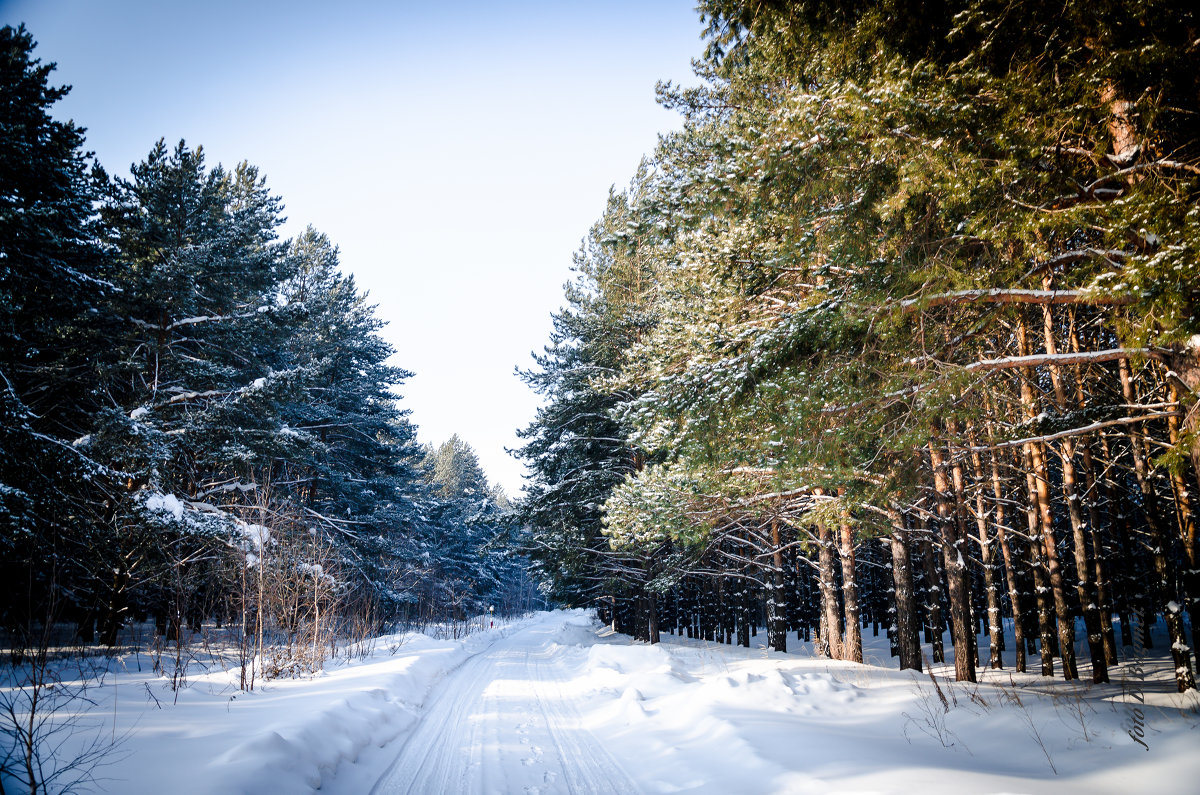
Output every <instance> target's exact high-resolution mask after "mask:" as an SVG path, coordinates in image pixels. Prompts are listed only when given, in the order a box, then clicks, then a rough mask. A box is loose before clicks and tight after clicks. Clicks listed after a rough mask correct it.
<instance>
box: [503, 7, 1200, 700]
mask: <svg viewBox="0 0 1200 795" xmlns="http://www.w3.org/2000/svg"><path fill="white" fill-rule="evenodd" d="M700 13H701V20H702V23H703V24H704V26H705V36H706V38H707V42H708V46H707V50H706V54H705V58H704V59H703V60H702V61H700V62H698V66H697V76H698V78H699V79H700V85H699V86H698V87H692V88H683V87H679V86H674V85H661V86H660V87H659V94H660V100H661V101H662V102H663V103H664V104H665V105H667V106H668V107H672V108H675V109H678V110H679V111H680V113H681V114H682V118H683V129H682V130H680V131H679V132H677V133H673V134H671V135H668V136H664V138H663V139H662V140H661V142H660V145H659V147H658V149H657V151H656V152H655V154H654V156H653V158H651V159H649V160H648V161H647V163H646V164H645V165H644V166H643V168H642V169H641V170H640V171H639V174H638V176H637V178H636V179H635V181H634V183H633V185H632V187H631V188H630V189H629V190H628V191H627V192H625V193H623V194H621V195H615V196H613V197H612V200H611V201H610V203H609V207H608V210H607V212H606V213H605V215H604V217H603V219H602V220H601V221H600V222H599V223H598V224H597V226H596V227H595V228H594V229H593V231H592V234H591V235H590V237H589V238H588V241H587V244H586V245H585V247H584V249H583V250H582V251H581V253H580V255H579V257H578V261H577V266H576V267H577V272H578V280H577V282H576V283H573V284H572V285H569V287H568V292H567V301H568V304H567V307H566V308H565V309H564V310H563V311H562V312H561V313H560V314H559V315H558V316H557V317H556V319H555V321H556V331H555V336H554V338H553V339H552V343H551V345H550V346H549V347H548V348H547V351H546V354H545V355H544V356H542V357H538V358H537V360H536V367H535V369H534V370H533V371H531V372H530V373H529V374H527V379H528V380H529V381H530V382H531V384H532V385H533V386H535V387H536V388H538V389H539V390H541V391H542V392H543V393H544V394H545V395H546V396H547V398H548V402H547V405H546V408H544V409H543V410H542V412H541V413H540V414H539V416H538V418H537V420H536V421H535V422H534V423H533V424H532V425H531V426H530V427H529V428H528V429H527V430H526V431H525V434H526V438H527V439H528V440H529V441H528V442H527V444H526V446H525V448H524V449H523V453H524V455H525V457H526V460H527V461H528V462H529V464H530V466H531V468H532V471H533V472H534V479H533V482H532V485H531V486H530V488H529V490H528V492H527V499H526V502H525V505H524V508H523V516H524V518H525V520H526V521H527V522H528V523H529V524H530V525H531V528H532V535H531V543H530V553H531V555H532V556H533V557H534V558H535V560H536V561H537V562H538V565H539V566H540V567H541V569H542V570H543V571H544V572H545V573H546V574H547V575H548V576H549V577H551V578H552V579H553V580H554V582H555V583H556V585H557V587H558V589H559V591H560V593H561V594H563V596H564V598H569V599H572V600H575V601H578V602H581V603H582V602H585V601H586V602H591V603H593V604H595V605H597V606H599V607H601V608H602V610H604V612H605V615H606V616H611V617H612V619H613V620H614V621H615V623H616V624H617V626H618V627H619V628H621V629H622V630H623V631H627V632H630V633H632V634H634V635H636V636H638V637H643V638H646V639H648V640H651V641H654V640H656V639H657V635H658V633H659V632H660V631H661V630H662V629H665V628H669V629H671V630H672V631H677V632H686V633H688V634H689V635H694V636H701V637H706V638H720V639H724V640H726V641H728V642H733V641H736V642H741V643H748V642H749V636H750V635H751V634H753V633H754V632H756V631H757V628H758V627H765V628H766V631H767V634H768V639H769V642H770V644H771V645H772V646H773V647H774V648H777V649H783V648H785V647H786V643H787V633H788V632H790V631H798V632H800V633H801V635H802V636H804V637H811V638H813V639H815V640H817V641H818V642H819V646H818V648H820V649H822V650H823V651H824V652H825V653H826V654H828V655H830V656H832V657H836V658H841V659H848V660H858V661H861V660H862V640H861V632H862V628H864V627H871V631H873V632H877V631H879V630H880V628H881V627H882V629H883V631H884V632H886V633H887V634H888V635H889V637H890V638H891V641H892V647H893V651H894V653H895V654H897V655H898V656H899V657H900V663H901V665H902V666H903V667H908V668H920V667H921V665H922V660H921V654H922V646H921V644H922V642H924V643H925V644H928V646H929V652H930V653H931V654H932V656H933V659H934V660H935V661H941V660H943V659H944V656H945V652H946V650H945V649H943V641H942V633H943V631H945V630H948V631H949V632H950V638H951V641H952V643H953V647H954V651H955V655H954V659H955V668H956V674H957V676H958V678H960V679H971V680H973V679H974V678H975V676H976V669H977V668H978V667H979V666H981V665H983V666H992V667H997V666H1000V665H1001V664H1002V663H1003V660H1002V658H1001V657H1000V655H999V651H1000V649H1001V648H1002V643H1003V635H1002V630H1003V629H1004V627H1005V626H1008V627H1009V631H1010V632H1014V631H1015V635H1016V646H1017V648H1016V649H1015V652H1016V654H1015V659H1016V665H1017V667H1018V669H1019V670H1026V669H1027V668H1029V667H1031V666H1033V665H1035V664H1036V665H1039V666H1040V671H1041V673H1043V674H1045V675H1053V674H1056V673H1061V674H1062V675H1064V676H1066V677H1068V678H1075V677H1077V676H1080V675H1087V676H1089V677H1090V678H1091V679H1092V680H1093V681H1096V682H1102V681H1106V680H1107V678H1108V673H1107V670H1108V667H1109V666H1110V665H1112V664H1114V663H1116V662H1117V661H1118V660H1119V659H1120V648H1121V647H1122V646H1128V645H1130V644H1132V643H1134V642H1135V641H1137V642H1141V643H1145V644H1149V643H1151V636H1150V632H1149V630H1150V627H1151V626H1152V625H1153V624H1154V623H1155V622H1156V621H1160V620H1161V621H1162V622H1164V625H1165V628H1166V631H1167V635H1168V638H1169V639H1168V643H1169V645H1170V651H1171V654H1172V655H1173V658H1174V668H1175V675H1176V678H1177V683H1178V686H1179V688H1180V689H1181V690H1184V689H1187V688H1191V687H1194V686H1195V674H1194V665H1195V661H1194V659H1193V654H1192V650H1193V649H1194V648H1195V637H1194V628H1195V625H1196V620H1197V619H1198V618H1200V580H1198V579H1197V577H1198V575H1197V571H1200V568H1198V565H1197V563H1198V557H1197V556H1198V541H1197V534H1196V517H1195V499H1196V497H1195V495H1196V488H1197V480H1196V476H1197V468H1198V465H1200V435H1198V432H1200V426H1198V425H1197V423H1198V422H1200V408H1198V406H1200V402H1198V400H1197V390H1198V389H1200V347H1198V346H1200V311H1198V308H1197V307H1198V301H1200V265H1198V263H1200V258H1198V257H1197V254H1198V253H1200V225H1198V224H1200V209H1198V207H1200V205H1198V196H1200V194H1198V191H1200V137H1198V135H1197V130H1198V129H1200V128H1198V127H1197V126H1196V124H1195V119H1196V118H1197V113H1198V112H1200V82H1198V75H1200V68H1198V67H1200V63H1198V59H1200V49H1198V48H1197V47H1196V44H1195V42H1196V37H1197V32H1198V29H1200V28H1198V26H1197V20H1196V17H1195V15H1194V13H1193V12H1192V11H1191V10H1190V9H1185V8H1183V7H1181V6H1179V5H1178V4H1171V3H1166V2H1158V1H1157V0H1139V2H1133V3H1122V4H1119V5H1102V6H1096V5H1095V4H1094V3H1083V2H1062V3H1053V4H1048V5H1047V4H1043V3H1038V2H1015V3H1003V4H997V3H993V2H988V1H986V0H963V1H962V2H944V3H934V4H932V5H931V4H929V3H912V2H907V0H868V1H866V2H853V3H815V2H814V3H810V2H789V3H770V2H768V3H759V2H755V3H743V2H739V1H738V0H728V1H726V0H712V2H705V3H701V5H700ZM1114 619H1115V620H1114ZM1189 625H1190V627H1189ZM1135 627H1137V628H1140V630H1141V637H1138V638H1135V637H1134V636H1133V632H1134V628H1135ZM981 635H989V636H992V637H993V638H994V642H993V643H992V644H991V649H992V652H991V654H990V655H984V657H983V658H982V659H980V658H979V653H978V647H979V645H980V644H979V643H978V640H977V639H978V637H979V636H981ZM1034 660H1036V663H1035V662H1034Z"/></svg>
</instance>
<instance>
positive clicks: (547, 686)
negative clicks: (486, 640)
mask: <svg viewBox="0 0 1200 795" xmlns="http://www.w3.org/2000/svg"><path fill="white" fill-rule="evenodd" d="M562 630H563V625H562V622H561V621H544V620H543V621H534V622H532V623H531V624H529V625H527V626H524V627H522V628H520V629H517V630H516V631H514V632H513V633H512V634H510V635H509V636H508V637H505V638H502V639H500V640H498V641H497V642H496V643H495V644H493V645H492V646H490V647H488V648H487V649H486V650H484V651H482V652H480V653H479V654H476V655H475V656H473V657H471V658H470V659H468V660H467V661H466V662H465V663H463V664H462V666H461V667H459V668H458V669H457V670H456V671H454V672H452V673H451V674H449V675H448V676H447V677H446V678H445V679H444V680H442V681H441V682H440V683H439V684H438V685H437V686H436V688H435V690H434V693H433V694H432V695H431V697H430V701H428V702H427V704H426V707H425V710H424V713H425V716H424V718H423V719H422V720H421V722H420V724H419V725H418V726H417V727H416V728H415V729H414V731H413V732H412V734H411V735H409V737H408V739H407V741H406V742H405V743H404V745H403V747H402V748H401V749H400V752H399V755H398V756H397V757H396V759H395V761H394V762H393V763H392V764H391V766H390V767H389V769H388V770H387V772H386V773H385V774H384V775H383V776H382V777H381V778H380V779H379V781H378V782H377V783H376V785H375V787H374V789H373V790H372V791H373V792H374V793H378V794H379V795H393V793H451V792H453V793H486V792H503V793H522V792H524V793H530V795H536V794H537V793H543V792H571V793H608V792H612V793H629V792H636V791H637V790H638V789H639V787H638V786H637V785H636V784H634V783H633V781H632V780H631V779H630V778H629V776H628V775H627V774H626V772H625V771H624V769H623V768H622V767H621V765H620V764H618V763H617V761H616V760H614V759H613V757H612V756H611V755H610V754H609V753H608V751H606V750H605V749H604V747H603V746H602V745H601V744H600V743H599V742H598V741H597V739H596V738H595V737H594V736H593V735H592V734H591V733H590V732H589V731H587V730H586V729H585V728H583V726H582V725H581V716H580V711H579V708H578V706H577V703H576V698H574V697H573V696H572V694H571V693H570V689H569V688H568V686H567V685H568V683H569V682H570V681H571V680H572V679H573V678H574V677H575V676H576V672H575V671H573V670H572V668H571V665H570V658H569V657H566V656H564V655H563V654H562V647H561V646H559V645H558V643H559V642H561V637H560V636H561V633H562Z"/></svg>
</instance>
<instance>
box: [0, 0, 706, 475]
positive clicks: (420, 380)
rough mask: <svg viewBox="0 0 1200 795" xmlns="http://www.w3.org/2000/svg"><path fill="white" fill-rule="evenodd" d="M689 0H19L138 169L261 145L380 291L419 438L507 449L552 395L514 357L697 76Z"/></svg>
mask: <svg viewBox="0 0 1200 795" xmlns="http://www.w3.org/2000/svg"><path fill="white" fill-rule="evenodd" d="M692 6H693V3H692V0H645V1H644V2H636V1H635V0H620V1H619V2H593V3H580V2H570V1H569V0H563V1H562V2H536V1H534V0H527V1H526V2H458V3H436V2H435V3H410V2H354V1H353V0H350V1H344V2H307V1H305V0H299V1H297V0H292V1H291V2H254V1H253V0H242V1H241V2H227V0H206V2H196V3H182V2H173V1H169V0H158V1H157V2H152V1H151V0H0V23H13V24H15V23H17V22H25V23H26V24H27V26H28V27H29V29H30V31H31V32H32V33H33V35H34V38H35V39H37V41H38V42H39V47H38V50H37V54H38V55H39V56H40V57H41V58H42V59H43V60H46V61H56V62H57V63H58V65H59V68H58V71H57V72H56V73H55V82H56V83H68V84H71V85H72V86H74V89H73V91H72V92H71V94H70V95H69V97H68V98H67V99H66V100H64V101H63V102H62V103H61V104H60V106H59V108H58V110H57V114H58V115H60V116H62V117H70V118H73V119H75V120H76V121H77V122H78V123H80V124H82V125H84V126H86V127H87V128H88V147H89V148H90V149H92V150H94V151H95V152H96V155H97V157H98V159H99V160H100V161H101V162H102V163H103V164H104V165H105V167H106V168H107V169H108V170H109V171H110V172H113V173H119V174H126V173H127V171H128V167H129V165H130V164H131V163H133V162H135V161H138V160H141V159H142V158H143V157H144V156H145V154H146V153H147V152H148V151H149V149H150V146H151V145H152V144H153V143H154V141H156V140H158V139H159V138H160V137H162V138H166V139H167V142H168V144H173V143H175V142H176V141H178V140H179V139H180V138H186V139H187V141H188V143H189V144H191V145H198V144H199V145H203V146H204V148H205V151H206V152H207V153H208V157H209V162H210V163H214V164H215V163H216V162H223V163H226V164H227V165H231V164H233V163H235V162H237V161H240V160H249V161H250V162H251V163H253V164H255V165H257V166H258V167H259V168H260V169H261V170H262V172H263V173H264V174H266V175H267V179H268V184H269V186H270V187H271V188H272V190H273V191H274V192H275V193H277V194H279V195H281V196H282V197H283V199H284V202H285V203H286V205H287V216H288V219H289V222H288V225H287V227H286V228H285V234H288V235H291V234H294V233H296V232H298V231H300V230H301V229H303V228H304V226H306V225H308V224H312V225H313V226H315V227H316V228H317V229H319V230H320V231H322V232H325V233H326V234H328V235H329V236H330V238H331V239H332V240H333V241H334V242H335V243H336V244H337V245H338V246H339V247H340V248H341V252H342V265H343V268H344V269H346V270H348V271H350V272H353V273H354V274H355V276H356V278H357V279H358V280H359V284H360V286H362V287H363V288H366V289H368V290H370V292H371V297H372V299H373V301H375V302H376V303H378V305H379V310H378V311H379V314H380V316H381V317H383V318H384V319H385V320H387V321H388V322H389V326H388V328H387V330H386V332H385V335H386V336H387V338H388V339H389V340H390V341H391V342H392V344H393V345H395V347H396V349H397V350H398V354H397V356H396V359H395V363H396V364H398V365H400V366H402V367H405V368H407V369H409V370H412V371H414V372H415V373H416V376H415V377H414V378H413V379H411V380H410V381H409V382H408V383H407V384H406V385H405V387H404V388H403V390H402V392H403V394H404V401H403V404H404V405H405V406H406V407H407V408H409V409H411V410H412V419H413V421H414V422H416V423H417V425H418V426H419V429H420V436H421V439H422V441H426V442H432V443H437V442H440V441H442V440H444V439H445V438H447V437H449V436H450V434H452V433H456V432H457V433H458V434H459V435H460V436H462V437H463V438H464V439H466V440H467V441H468V442H469V443H470V444H471V445H473V446H474V447H475V448H476V450H477V451H478V452H479V456H480V460H481V462H482V463H483V465H484V468H485V469H486V471H487V473H488V475H489V477H491V478H492V479H493V480H494V481H498V482H499V483H501V484H502V485H504V486H505V488H506V489H508V491H509V492H510V493H516V492H518V491H519V488H520V483H521V473H522V468H521V466H520V465H519V464H518V463H517V462H515V461H513V460H512V459H510V458H509V457H508V456H506V455H505V454H504V450H503V448H504V447H506V446H509V447H511V446H513V445H515V444H516V443H517V440H516V437H515V433H514V432H515V430H516V428H517V427H518V426H524V425H526V424H527V423H528V422H529V421H530V420H531V419H532V418H533V416H534V411H535V407H536V405H537V403H536V399H535V397H534V396H533V395H532V394H531V393H530V392H529V391H528V390H527V389H526V388H525V386H524V385H523V384H522V383H521V382H520V381H519V380H518V379H517V378H516V377H515V376H514V375H513V374H512V373H513V368H514V366H518V365H519V366H521V367H527V366H528V365H529V364H530V358H529V353H530V351H533V350H541V347H542V346H543V345H544V344H545V342H546V340H547V339H548V335H549V331H550V313H551V311H553V310H554V309H556V308H557V307H558V306H559V305H560V304H561V300H562V284H563V282H564V281H566V279H567V278H568V275H569V274H568V268H569V266H570V262H571V254H572V252H573V251H575V250H576V249H577V248H578V246H579V243H580V241H581V239H582V237H583V236H584V235H585V234H586V232H587V229H588V228H589V227H590V225H591V224H592V223H593V222H594V221H595V220H596V219H597V218H598V217H599V214H600V212H601V211H602V210H603V208H604V202H605V198H606V196H607V193H608V188H609V186H610V185H613V184H616V185H617V186H618V187H621V186H623V185H625V184H626V183H627V181H628V180H629V178H630V177H631V176H632V175H633V172H634V169H635V168H636V166H637V163H638V160H639V158H640V157H641V156H642V155H643V154H646V153H649V152H650V151H651V150H652V149H653V147H654V144H655V141H656V134H657V133H659V132H665V131H667V130H669V129H672V128H674V127H676V126H677V124H678V120H677V118H676V117H675V115H674V114H672V113H670V112H668V111H665V110H663V109H661V108H659V107H658V106H657V105H656V104H655V102H654V84H655V81H656V80H660V79H671V80H675V81H677V82H678V81H683V82H689V81H692V77H691V69H690V59H692V58H694V57H696V56H698V55H699V53H700V50H701V47H702V44H701V42H700V39H699V33H700V25H699V21H698V18H697V15H696V13H695V11H694V10H693V8H692Z"/></svg>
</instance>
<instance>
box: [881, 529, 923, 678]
mask: <svg viewBox="0 0 1200 795" xmlns="http://www.w3.org/2000/svg"><path fill="white" fill-rule="evenodd" d="M888 516H889V518H890V519H891V521H892V535H891V547H892V582H893V583H894V585H895V589H896V591H895V596H896V598H895V604H896V625H895V627H893V630H892V631H893V635H894V637H895V639H896V646H897V649H898V651H899V653H900V668H901V670H903V669H905V668H911V669H913V670H914V671H920V670H921V639H920V636H919V635H918V634H917V605H916V599H915V598H914V595H913V578H912V566H911V564H910V563H909V555H908V530H907V528H905V526H904V517H903V516H902V515H901V514H900V511H899V509H897V508H896V507H895V506H889V507H888Z"/></svg>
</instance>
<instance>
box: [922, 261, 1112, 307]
mask: <svg viewBox="0 0 1200 795" xmlns="http://www.w3.org/2000/svg"><path fill="white" fill-rule="evenodd" d="M1072 253H1074V252H1072ZM1105 253H1106V254H1111V253H1113V252H1105ZM1063 256H1066V255H1063ZM1049 264H1050V263H1047V265H1049ZM1132 301H1133V299H1132V298H1128V297H1125V296H1111V295H1096V294H1093V293H1086V292H1083V291H1082V290H1010V289H1003V288H999V287H993V288H991V289H988V290H956V291H954V292H950V293H937V294H936V295H930V296H927V297H925V298H909V299H906V300H904V301H901V302H900V306H901V307H903V308H904V312H905V314H908V313H911V312H915V311H917V310H918V309H928V308H929V307H933V306H945V305H947V304H1052V305H1054V304H1128V303H1132Z"/></svg>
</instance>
